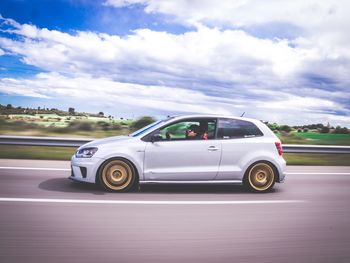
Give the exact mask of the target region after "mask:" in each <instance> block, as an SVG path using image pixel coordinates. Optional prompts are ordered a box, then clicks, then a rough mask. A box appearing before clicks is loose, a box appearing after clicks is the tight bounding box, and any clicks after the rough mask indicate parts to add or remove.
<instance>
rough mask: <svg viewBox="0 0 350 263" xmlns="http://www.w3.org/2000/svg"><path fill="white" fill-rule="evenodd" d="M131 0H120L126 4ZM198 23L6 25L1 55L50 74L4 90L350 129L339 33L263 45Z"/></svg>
mask: <svg viewBox="0 0 350 263" xmlns="http://www.w3.org/2000/svg"><path fill="white" fill-rule="evenodd" d="M129 2H130V1H128V0H125V1H119V6H123V5H125V4H129ZM139 2H140V1H139ZM169 2H170V1H169ZM246 2H247V3H250V1H242V2H241V4H242V5H245V3H246ZM114 3H117V2H114ZM157 3H159V5H160V3H165V2H162V1H155V2H152V3H151V2H149V1H145V2H143V4H145V5H146V10H148V12H151V11H152V10H153V9H150V8H151V7H152V4H153V5H158V4H157ZM179 3H187V4H189V3H192V2H186V1H183V2H179ZM193 3H197V2H196V1H193ZM206 3H207V2H203V4H204V5H205V4H206ZM208 3H209V2H208ZM208 3H207V4H208ZM223 3H226V4H229V3H230V2H223ZM238 3H240V2H238ZM298 3H299V2H298ZM299 4H300V3H299ZM171 6H172V5H171V4H170V7H171ZM210 6H211V5H209V4H208V5H207V7H205V8H207V9H210V8H209V7H210ZM267 6H268V4H267ZM322 6H323V4H322ZM170 7H168V8H170ZM180 7H181V4H180ZM180 7H179V8H180ZM185 7H187V5H185V4H184V5H183V8H185ZM192 7H193V6H191V7H189V11H188V12H189V13H190V11H191V8H192ZM147 8H149V9H147ZM152 8H153V7H152ZM154 8H155V7H154ZM203 8H204V7H203ZM234 8H238V9H239V7H234ZM295 8H296V7H295ZM298 8H300V7H298ZM170 9H171V8H170ZM170 9H169V10H170ZM192 9H193V8H192ZM321 9H322V8H321ZM154 10H156V9H154ZM293 10H294V9H293ZM322 10H323V9H322ZM282 11H283V10H282ZM282 11H281V12H282ZM152 12H153V11H152ZM157 12H158V11H157ZM159 12H160V11H159ZM162 12H163V11H162ZM169 12H170V11H169ZM208 12H209V11H208ZM305 12H306V11H305ZM282 13H283V12H282ZM203 14H206V12H204V11H203ZM208 14H210V12H209V13H208ZM189 16H190V15H189ZM213 16H214V15H213ZM198 17H199V16H198ZM199 18H200V17H199ZM199 18H198V19H197V20H194V21H196V22H197V23H198V28H197V29H196V31H191V32H186V33H183V34H178V35H175V34H171V33H167V32H156V31H152V30H150V29H139V30H136V31H134V32H133V33H132V34H129V35H127V36H124V37H121V36H116V35H108V34H102V33H96V32H82V31H78V32H75V33H73V34H68V33H64V32H60V31H57V30H48V29H45V28H38V27H36V26H35V25H28V24H23V25H21V24H19V23H17V22H16V21H13V20H9V19H3V18H2V21H3V22H4V23H6V24H7V25H8V26H9V27H10V28H9V29H6V32H7V33H9V34H12V35H14V36H15V37H13V38H11V37H5V36H2V37H0V47H1V49H0V50H2V49H3V50H5V52H6V53H12V54H15V55H19V56H20V57H21V59H22V61H23V62H24V63H26V64H29V65H33V66H36V67H38V68H40V69H43V70H45V71H48V72H50V73H41V74H38V75H36V76H34V77H28V78H24V79H18V78H17V79H15V78H2V79H1V80H0V91H1V92H4V93H8V94H18V95H24V96H32V97H41V98H61V99H64V98H74V99H76V100H77V101H78V100H79V99H81V98H82V97H85V98H86V99H88V100H91V101H95V102H96V103H97V104H99V105H101V106H102V105H107V104H108V105H112V106H111V107H113V105H115V103H118V104H123V105H128V106H130V107H132V108H133V109H138V111H139V112H142V109H151V110H153V111H154V112H157V110H159V111H165V112H169V113H171V112H202V113H206V112H209V113H213V112H217V113H225V114H228V113H231V114H240V113H242V112H243V111H249V113H250V115H249V116H251V117H257V118H260V119H265V120H266V119H269V120H275V121H280V122H283V123H288V122H289V123H295V124H298V123H301V122H303V121H301V119H302V120H305V122H306V120H313V121H318V122H319V121H320V120H317V118H320V117H321V116H323V117H324V119H327V120H329V119H330V118H331V117H332V116H336V115H337V114H339V112H340V113H341V114H343V115H344V114H345V115H347V116H344V117H342V118H341V117H335V118H334V119H335V120H337V121H340V122H342V123H345V122H346V121H348V122H349V117H348V116H349V115H350V113H349V105H348V103H349V100H347V101H345V102H344V101H343V100H344V99H345V100H346V97H349V88H348V87H349V85H350V77H349V76H350V74H349V73H350V72H349V65H350V53H349V51H348V49H345V48H344V47H345V42H344V43H343V44H339V43H342V42H341V41H340V42H339V39H341V38H339V34H338V33H337V32H335V37H334V38H332V37H331V35H327V36H324V38H321V37H317V36H316V35H311V36H302V37H299V38H296V39H293V40H286V39H261V38H258V37H256V36H252V35H250V34H248V33H247V32H245V31H243V30H238V29H226V30H220V29H219V28H215V27H213V28H211V27H207V26H204V25H202V24H201V23H202V22H203V21H202V19H201V18H200V19H199ZM258 18H259V17H257V18H256V19H258ZM205 19H208V18H205ZM261 19H263V18H261ZM310 19H312V17H311V18H310ZM259 21H260V20H259ZM261 21H262V20H261ZM265 22H267V21H265ZM242 23H243V22H242ZM244 23H246V24H249V23H250V22H249V23H248V22H244ZM316 24H317V23H316ZM334 39H335V40H334ZM323 40H324V41H323ZM336 43H338V44H339V45H338V44H337V45H336ZM310 74H313V75H315V77H314V78H323V79H325V80H329V81H330V82H334V83H335V84H333V83H331V84H327V83H326V84H325V85H326V86H325V87H323V86H320V87H319V86H317V85H316V86H312V84H313V80H311V81H309V82H308V80H307V77H306V79H305V77H304V75H310ZM327 85H328V86H327ZM347 125H349V124H347Z"/></svg>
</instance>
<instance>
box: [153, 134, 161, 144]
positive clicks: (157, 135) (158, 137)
mask: <svg viewBox="0 0 350 263" xmlns="http://www.w3.org/2000/svg"><path fill="white" fill-rule="evenodd" d="M161 140H163V137H162V135H161V134H160V133H159V132H158V133H155V134H153V135H152V137H151V142H152V143H153V142H158V141H161Z"/></svg>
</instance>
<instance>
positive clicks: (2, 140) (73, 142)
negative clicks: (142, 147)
mask: <svg viewBox="0 0 350 263" xmlns="http://www.w3.org/2000/svg"><path fill="white" fill-rule="evenodd" d="M92 140H94V139H93V138H91V139H83V138H59V137H34V136H4V135H1V136H0V145H27V146H28V145H31V146H52V147H79V146H80V145H83V144H85V143H88V142H90V141H92ZM282 147H283V152H284V153H331V154H337V153H347V154H350V146H334V145H300V144H284V145H282Z"/></svg>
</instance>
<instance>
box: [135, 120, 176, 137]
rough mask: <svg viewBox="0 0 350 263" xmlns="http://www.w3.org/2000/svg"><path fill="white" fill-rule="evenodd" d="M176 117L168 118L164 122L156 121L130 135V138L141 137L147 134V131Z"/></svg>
mask: <svg viewBox="0 0 350 263" xmlns="http://www.w3.org/2000/svg"><path fill="white" fill-rule="evenodd" d="M172 118H174V117H170V118H167V119H164V120H159V121H155V122H152V123H151V124H149V125H147V126H145V127H143V128H141V129H139V130H137V131H134V132H133V133H131V134H129V136H131V137H136V136H140V135H143V134H145V133H146V132H147V131H149V130H150V129H152V128H153V127H155V126H158V125H159V124H160V123H163V122H166V121H168V120H170V119H172Z"/></svg>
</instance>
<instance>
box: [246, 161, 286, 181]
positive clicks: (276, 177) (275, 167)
mask: <svg viewBox="0 0 350 263" xmlns="http://www.w3.org/2000/svg"><path fill="white" fill-rule="evenodd" d="M257 163H267V164H269V165H271V167H272V169H273V170H274V172H275V182H279V178H280V173H279V171H278V168H277V166H276V164H274V163H273V162H272V161H271V160H267V159H261V160H254V161H253V162H251V163H250V164H249V165H248V166H247V167H246V168H245V170H244V176H243V182H245V180H246V178H247V174H248V171H249V170H250V168H252V167H253V166H254V165H255V164H257Z"/></svg>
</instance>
